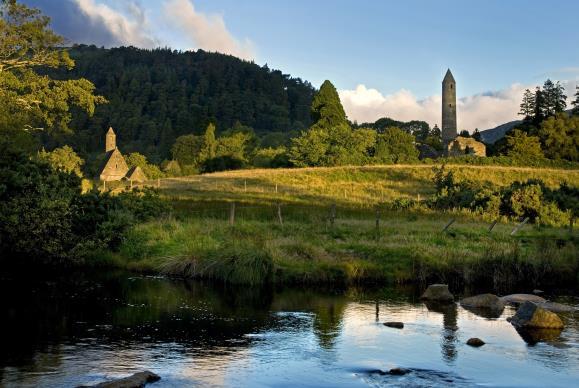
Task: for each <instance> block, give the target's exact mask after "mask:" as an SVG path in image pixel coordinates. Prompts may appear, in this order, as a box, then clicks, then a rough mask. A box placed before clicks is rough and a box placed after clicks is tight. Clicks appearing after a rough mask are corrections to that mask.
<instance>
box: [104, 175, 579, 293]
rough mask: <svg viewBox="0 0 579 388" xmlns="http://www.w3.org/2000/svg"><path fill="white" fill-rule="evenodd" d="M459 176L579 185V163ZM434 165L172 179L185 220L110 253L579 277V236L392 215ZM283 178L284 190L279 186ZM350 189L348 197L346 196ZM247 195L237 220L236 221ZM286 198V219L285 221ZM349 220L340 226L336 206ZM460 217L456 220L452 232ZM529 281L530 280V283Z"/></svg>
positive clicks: (493, 281) (476, 280)
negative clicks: (396, 202) (391, 207)
mask: <svg viewBox="0 0 579 388" xmlns="http://www.w3.org/2000/svg"><path fill="white" fill-rule="evenodd" d="M450 169H452V170H453V171H455V174H456V175H457V176H458V177H459V178H467V179H472V180H486V181H488V182H490V183H492V184H494V185H508V184H510V183H511V182H512V181H515V180H526V179H529V178H540V179H543V180H544V181H545V182H546V184H547V185H549V186H552V187H555V186H557V185H559V184H560V183H561V182H562V181H567V182H569V183H570V184H573V185H577V184H579V172H578V171H576V170H557V169H538V168H537V169H535V168H516V167H512V168H508V167H494V166H493V167H478V166H450ZM431 179H432V171H431V166H422V165H417V166H386V167H384V166H381V167H345V168H316V169H312V168H309V169H295V170H244V171H236V172H226V173H217V174H208V175H201V176H194V177H187V178H173V179H165V180H162V182H161V188H162V189H161V193H162V195H163V196H164V197H165V198H167V199H168V200H169V201H171V203H172V204H173V205H174V212H173V216H171V217H169V218H166V219H161V220H157V221H154V222H149V223H145V224H142V225H138V226H137V227H135V228H133V229H132V230H131V231H130V233H129V234H128V235H127V237H126V239H125V241H124V243H123V244H122V247H121V250H120V252H118V253H115V254H109V256H108V257H107V258H106V259H105V261H109V262H114V263H115V264H116V265H119V266H124V267H128V268H131V269H135V270H141V271H150V272H161V273H166V274H170V275H179V276H190V277H199V278H206V279H215V280H218V281H223V282H230V283H242V284H261V283H309V284H315V283H333V284H335V283H342V284H345V283H347V284H362V283H364V284H367V283H385V282H387V283H409V282H417V281H420V282H431V281H443V282H448V283H454V284H462V285H465V284H467V285H479V284H480V285H483V286H488V287H493V288H494V289H501V288H505V289H506V288H513V287H517V286H521V285H526V286H528V287H530V286H536V287H538V286H545V285H548V284H558V285H562V284H575V283H576V282H577V280H578V273H579V259H578V257H579V255H578V254H577V249H576V246H577V244H578V236H577V233H576V232H570V231H569V230H567V229H560V228H544V227H543V228H538V227H535V226H530V225H529V226H525V228H523V229H522V231H521V232H520V233H519V234H518V235H517V236H516V237H511V236H510V232H511V230H512V229H513V227H514V224H513V223H508V222H507V221H506V220H502V222H501V223H499V224H498V225H497V226H496V227H495V229H494V230H493V232H492V234H489V233H488V227H489V223H488V222H487V221H485V220H483V219H482V218H481V217H480V216H476V215H474V214H472V213H468V212H449V213H436V212H433V211H430V210H425V209H422V210H417V211H415V212H414V213H409V212H387V211H385V210H384V207H382V210H381V213H380V226H379V229H378V230H377V229H376V225H375V214H376V213H375V210H374V209H375V207H376V206H377V205H379V204H381V203H383V202H388V201H391V200H393V199H396V198H402V197H409V198H416V197H418V195H420V197H421V198H422V199H426V198H427V197H428V196H429V195H431V194H432V193H433V191H434V187H433V184H432V182H431ZM276 184H277V188H278V189H277V192H276V190H275V185H276ZM344 191H345V193H344ZM231 202H235V203H236V214H235V218H236V220H235V224H234V225H233V226H230V225H229V223H228V218H229V211H230V203H231ZM278 203H280V204H281V205H282V215H283V221H284V222H283V225H280V224H279V222H278V219H277V204H278ZM331 204H336V205H337V219H336V221H335V224H334V225H333V226H332V225H331V223H330V222H329V215H330V206H331ZM451 218H456V219H457V221H456V223H455V224H454V225H453V226H452V227H451V228H450V229H449V231H448V233H443V232H442V229H443V227H444V225H445V224H446V223H447V222H448V220H450V219H451ZM528 287H527V288H528Z"/></svg>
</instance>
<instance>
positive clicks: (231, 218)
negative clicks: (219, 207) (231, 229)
mask: <svg viewBox="0 0 579 388" xmlns="http://www.w3.org/2000/svg"><path fill="white" fill-rule="evenodd" d="M234 223H235V202H231V204H230V205H229V226H233V224H234Z"/></svg>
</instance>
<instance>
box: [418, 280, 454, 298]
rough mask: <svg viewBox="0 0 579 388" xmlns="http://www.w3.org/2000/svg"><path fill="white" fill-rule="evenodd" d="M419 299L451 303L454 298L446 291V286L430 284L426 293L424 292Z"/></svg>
mask: <svg viewBox="0 0 579 388" xmlns="http://www.w3.org/2000/svg"><path fill="white" fill-rule="evenodd" d="M420 299H424V300H431V301H435V302H453V301H454V296H453V295H452V294H451V293H450V291H448V285H447V284H431V285H430V286H428V288H427V289H426V291H424V294H422V296H421V297H420Z"/></svg>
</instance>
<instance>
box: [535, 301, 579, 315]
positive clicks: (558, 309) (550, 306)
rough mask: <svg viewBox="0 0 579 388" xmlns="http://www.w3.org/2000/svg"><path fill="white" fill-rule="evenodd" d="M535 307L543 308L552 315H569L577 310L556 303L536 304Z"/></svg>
mask: <svg viewBox="0 0 579 388" xmlns="http://www.w3.org/2000/svg"><path fill="white" fill-rule="evenodd" d="M536 305H537V306H539V307H542V308H544V309H545V310H549V311H552V312H554V313H571V312H574V311H577V308H575V307H573V306H569V305H566V304H561V303H556V302H543V303H536Z"/></svg>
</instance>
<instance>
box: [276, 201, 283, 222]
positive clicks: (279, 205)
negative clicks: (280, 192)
mask: <svg viewBox="0 0 579 388" xmlns="http://www.w3.org/2000/svg"><path fill="white" fill-rule="evenodd" d="M277 219H278V221H279V224H280V225H283V218H282V217H281V204H280V203H278V204H277Z"/></svg>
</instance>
